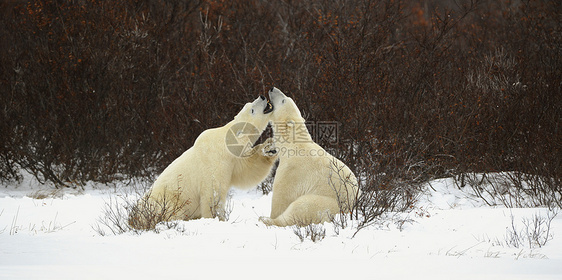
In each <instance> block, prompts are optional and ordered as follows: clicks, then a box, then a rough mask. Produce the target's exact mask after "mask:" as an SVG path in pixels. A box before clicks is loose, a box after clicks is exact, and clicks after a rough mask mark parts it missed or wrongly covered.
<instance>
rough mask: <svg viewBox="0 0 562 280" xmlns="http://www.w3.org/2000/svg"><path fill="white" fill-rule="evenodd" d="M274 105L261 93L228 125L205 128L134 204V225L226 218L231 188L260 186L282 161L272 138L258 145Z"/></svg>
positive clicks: (132, 221)
mask: <svg viewBox="0 0 562 280" xmlns="http://www.w3.org/2000/svg"><path fill="white" fill-rule="evenodd" d="M271 109H272V108H271V105H270V104H269V102H268V101H267V99H266V98H265V97H264V96H260V97H258V98H257V99H256V100H255V101H253V102H252V103H247V104H246V105H245V106H244V108H243V109H242V110H241V111H240V112H239V113H238V114H237V115H236V116H235V117H234V120H232V121H231V122H229V123H228V124H226V125H225V126H223V127H218V128H212V129H207V130H205V131H203V132H202V133H201V135H199V137H197V139H196V140H195V143H194V144H193V146H192V147H191V148H189V149H188V150H187V151H185V152H184V153H183V154H182V155H181V156H180V157H178V158H177V159H175V160H174V161H173V162H172V163H171V164H170V165H169V166H168V167H166V169H165V170H164V171H163V172H162V174H160V176H159V177H158V178H157V179H156V181H155V182H154V184H153V185H152V187H151V189H150V190H149V191H148V192H147V193H146V194H145V195H144V197H143V198H141V199H140V200H139V201H138V202H137V203H136V204H135V206H134V207H132V210H131V215H130V216H129V225H130V226H131V227H133V228H136V229H151V228H153V227H154V226H155V225H156V224H157V223H159V222H161V221H172V220H190V219H198V218H212V217H219V219H221V220H224V218H225V202H226V198H227V195H228V191H229V189H230V187H231V186H234V187H237V188H242V189H249V188H252V187H255V186H256V185H257V184H259V183H260V182H261V181H263V179H265V178H266V177H267V176H268V175H269V173H270V171H271V168H272V166H273V163H274V162H275V161H276V159H277V154H276V153H277V151H276V150H275V149H274V148H273V141H272V139H271V138H269V139H267V140H266V141H265V142H264V143H262V144H258V145H255V146H254V145H253V144H254V143H256V141H257V140H258V138H259V137H260V135H261V133H262V132H263V131H264V130H265V129H266V128H267V125H268V124H269V121H270V117H269V114H270V113H271Z"/></svg>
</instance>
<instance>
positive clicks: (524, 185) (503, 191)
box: [455, 171, 562, 209]
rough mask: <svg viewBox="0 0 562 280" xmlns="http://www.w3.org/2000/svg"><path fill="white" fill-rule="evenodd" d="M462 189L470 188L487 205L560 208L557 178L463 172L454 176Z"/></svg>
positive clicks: (521, 173)
mask: <svg viewBox="0 0 562 280" xmlns="http://www.w3.org/2000/svg"><path fill="white" fill-rule="evenodd" d="M455 184H456V185H457V186H458V187H459V188H464V187H469V188H470V189H472V190H473V192H474V194H475V195H476V196H477V197H479V198H481V199H482V200H483V201H484V202H485V203H486V204H488V205H490V206H493V205H504V206H506V207H510V208H514V207H548V208H549V209H554V208H557V207H560V202H561V201H562V197H561V195H562V194H561V193H560V187H559V186H560V185H559V182H557V181H556V179H555V178H548V177H544V176H541V175H533V174H526V173H523V172H518V171H512V172H498V173H461V174H459V175H457V176H455Z"/></svg>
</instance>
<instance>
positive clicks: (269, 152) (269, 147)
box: [262, 138, 277, 157]
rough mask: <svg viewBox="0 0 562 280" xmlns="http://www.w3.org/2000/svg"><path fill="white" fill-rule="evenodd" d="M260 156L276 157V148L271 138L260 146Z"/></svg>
mask: <svg viewBox="0 0 562 280" xmlns="http://www.w3.org/2000/svg"><path fill="white" fill-rule="evenodd" d="M262 154H263V155H264V156H266V157H274V156H276V155H277V148H276V147H275V142H274V141H273V138H267V140H265V141H264V142H263V144H262Z"/></svg>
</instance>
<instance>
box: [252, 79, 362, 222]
mask: <svg viewBox="0 0 562 280" xmlns="http://www.w3.org/2000/svg"><path fill="white" fill-rule="evenodd" d="M269 97H270V101H271V103H272V105H273V113H272V114H271V117H272V120H273V124H272V128H273V133H274V140H275V147H276V148H277V149H278V154H279V167H278V168H277V171H276V174H275V179H274V181H273V197H272V205H271V215H270V217H269V218H267V217H261V218H260V220H261V221H263V222H264V223H265V224H267V225H276V226H289V225H300V226H303V225H308V224H312V223H322V222H326V221H330V219H331V217H332V216H333V215H335V214H338V213H349V211H350V210H351V209H352V207H353V205H354V204H355V201H356V198H357V197H358V196H359V194H360V191H359V189H358V185H357V179H356V177H355V175H354V174H353V172H352V171H351V170H350V169H349V167H347V166H346V165H345V164H344V163H343V162H341V161H340V160H339V159H337V158H335V157H333V156H332V155H330V154H329V153H328V152H326V150H324V149H323V148H322V147H320V146H319V145H318V144H316V143H315V142H314V141H313V140H312V137H311V135H310V133H309V132H308V130H307V128H306V125H305V120H304V119H303V117H302V116H301V113H300V111H299V109H298V108H297V106H296V104H295V102H294V101H293V99H291V98H289V97H287V96H285V94H283V93H282V92H281V91H280V90H278V89H277V88H273V89H271V90H270V91H269Z"/></svg>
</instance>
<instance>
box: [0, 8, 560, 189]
mask: <svg viewBox="0 0 562 280" xmlns="http://www.w3.org/2000/svg"><path fill="white" fill-rule="evenodd" d="M456 3H457V2H456V1H445V0H427V1H422V2H415V1H395V0H385V1H370V0H362V1H332V0H315V1H259V0H250V1H220V0H209V1H203V0H202V1H141V0H139V1H133V0H127V1H109V2H107V1H53V0H37V1H29V2H4V3H2V4H0V7H1V11H2V14H3V16H2V18H1V19H0V24H2V26H4V28H2V29H1V30H0V41H1V43H0V44H1V45H0V46H1V50H2V51H1V52H0V71H1V72H0V73H1V79H0V91H1V97H0V100H1V105H2V110H1V112H0V126H1V127H0V129H1V131H2V134H1V136H0V140H1V143H2V145H1V146H0V161H1V162H0V173H1V174H0V175H1V178H3V179H13V178H14V177H17V175H18V169H19V168H20V167H21V168H25V169H27V170H30V171H32V172H34V173H35V174H37V175H38V176H39V177H40V178H43V179H45V180H51V181H55V182H57V183H58V184H68V182H84V181H86V180H97V181H108V180H113V179H115V178H118V177H119V176H126V177H129V176H143V175H147V174H148V175H150V174H153V173H154V172H158V171H159V170H161V169H162V168H163V167H165V166H166V165H167V164H168V163H169V162H171V160H173V159H174V158H175V157H176V156H178V155H179V154H180V153H181V152H182V151H184V150H185V149H187V148H188V147H189V146H191V144H192V143H193V141H194V140H195V138H196V137H197V136H198V135H199V133H200V132H201V131H202V130H204V129H207V128H210V127H215V126H220V125H223V124H224V123H226V122H227V121H228V120H230V119H231V118H232V117H233V116H234V115H235V114H236V111H237V110H238V109H239V108H240V107H241V104H242V103H244V102H246V101H248V100H251V99H253V98H255V96H257V95H258V94H263V93H265V92H266V91H267V89H268V88H270V87H271V86H276V87H278V88H280V89H282V90H283V91H284V92H286V93H288V94H289V95H291V96H292V97H293V98H294V99H295V101H296V103H297V104H298V105H299V107H300V108H301V110H302V111H303V114H304V116H305V118H306V119H307V121H312V122H318V121H338V122H339V123H340V126H339V138H338V139H339V141H338V143H337V144H336V145H332V143H327V142H326V143H320V144H321V145H323V146H325V147H327V148H328V149H329V150H330V151H331V152H332V153H334V154H335V155H337V156H339V157H340V158H342V159H343V160H344V162H346V163H347V164H348V165H349V166H350V167H351V168H352V169H353V170H354V171H355V172H356V173H357V174H358V175H365V177H369V178H376V180H375V181H373V182H376V183H373V184H367V185H368V186H367V185H366V186H364V188H375V189H381V188H382V189H391V188H393V187H395V183H393V182H397V179H400V180H399V181H400V182H401V183H400V184H401V186H403V185H404V184H406V185H408V184H416V183H419V182H423V181H425V180H427V179H428V178H431V177H436V176H446V175H452V174H457V173H462V172H490V171H499V170H505V171H510V170H517V171H521V172H526V173H530V174H539V175H541V176H548V177H551V178H556V179H555V181H556V182H559V181H560V178H561V177H562V171H561V168H560V166H562V162H561V161H562V133H561V127H560V126H561V123H562V121H561V120H562V110H560V108H562V92H561V88H562V46H561V42H562V38H561V36H562V35H561V34H562V24H561V22H560V17H561V14H560V13H561V11H562V7H561V4H560V3H559V2H558V1H529V2H528V1H504V0H488V1H465V2H464V3H465V4H462V5H460V4H456ZM552 188H555V189H554V191H555V192H557V193H560V192H561V190H560V185H559V184H554V185H553V186H552Z"/></svg>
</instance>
